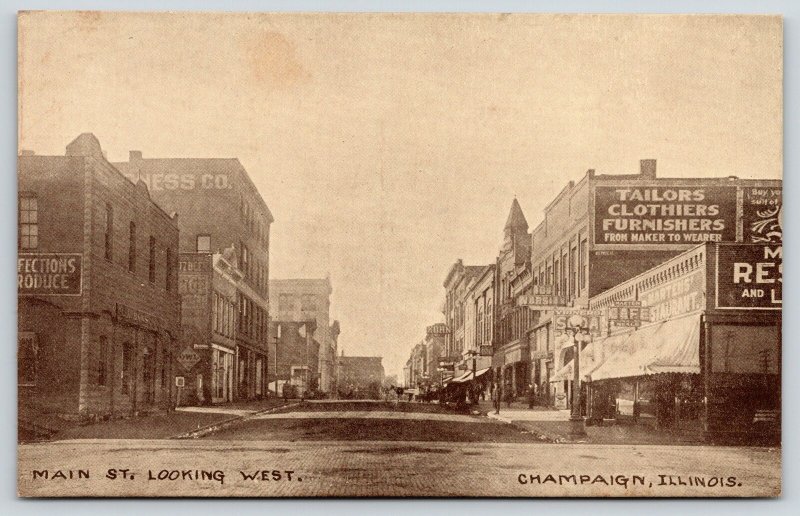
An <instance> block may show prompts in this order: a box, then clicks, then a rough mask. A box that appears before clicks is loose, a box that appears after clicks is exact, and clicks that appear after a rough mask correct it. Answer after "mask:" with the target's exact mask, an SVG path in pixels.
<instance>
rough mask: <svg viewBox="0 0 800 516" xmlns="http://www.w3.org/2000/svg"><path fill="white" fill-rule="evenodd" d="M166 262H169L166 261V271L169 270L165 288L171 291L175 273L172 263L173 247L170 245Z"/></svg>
mask: <svg viewBox="0 0 800 516" xmlns="http://www.w3.org/2000/svg"><path fill="white" fill-rule="evenodd" d="M166 262H167V263H166V266H167V270H166V272H167V274H166V285H165V288H166V289H167V292H169V291H170V290H172V274H173V272H172V267H173V264H172V249H170V248H169V247H167V259H166Z"/></svg>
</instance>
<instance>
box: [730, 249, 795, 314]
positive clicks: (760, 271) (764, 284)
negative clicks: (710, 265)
mask: <svg viewBox="0 0 800 516" xmlns="http://www.w3.org/2000/svg"><path fill="white" fill-rule="evenodd" d="M716 258H717V266H716V279H717V281H716V284H717V288H716V296H715V297H716V301H715V306H716V307H717V308H718V309H722V310H725V309H729V310H780V309H781V306H782V300H783V246H782V245H780V244H778V245H774V244H772V245H769V244H764V245H758V244H755V245H754V244H734V245H719V246H717V257H716Z"/></svg>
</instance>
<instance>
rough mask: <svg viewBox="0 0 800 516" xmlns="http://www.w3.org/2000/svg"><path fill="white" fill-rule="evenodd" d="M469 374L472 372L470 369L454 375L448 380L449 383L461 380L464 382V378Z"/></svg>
mask: <svg viewBox="0 0 800 516" xmlns="http://www.w3.org/2000/svg"><path fill="white" fill-rule="evenodd" d="M471 374H472V371H467V372H466V373H463V374H460V375H458V376H456V377H455V378H453V379H452V380H450V383H461V382H464V381H465V378H466V377H467V376H469V375H471Z"/></svg>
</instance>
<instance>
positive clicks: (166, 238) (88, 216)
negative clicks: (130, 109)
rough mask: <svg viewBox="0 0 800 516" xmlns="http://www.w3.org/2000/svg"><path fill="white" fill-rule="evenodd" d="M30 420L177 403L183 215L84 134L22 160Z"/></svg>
mask: <svg viewBox="0 0 800 516" xmlns="http://www.w3.org/2000/svg"><path fill="white" fill-rule="evenodd" d="M18 163H19V164H18V181H19V182H18V185H19V206H18V210H19V228H18V236H19V241H18V252H19V254H18V261H17V282H18V296H19V297H18V300H19V312H18V313H19V315H18V339H19V340H18V385H19V403H20V420H21V421H22V422H23V425H24V421H25V420H26V419H27V418H34V417H35V415H36V414H42V413H49V414H55V415H58V416H64V417H69V418H90V417H104V416H108V415H130V414H137V413H140V412H148V411H152V410H162V409H168V408H170V407H171V406H172V405H173V403H174V390H173V387H172V385H173V381H172V376H173V369H174V367H175V366H174V363H173V357H174V356H175V354H176V351H177V341H178V338H179V335H180V299H179V296H178V289H177V285H178V274H177V273H178V271H177V268H178V216H177V215H174V214H173V215H170V214H168V213H167V212H165V211H164V210H163V209H162V208H161V207H159V205H157V204H156V203H155V202H153V199H152V198H151V195H150V193H149V191H148V188H147V186H146V185H145V183H144V182H142V181H131V180H129V179H128V178H126V177H125V176H124V175H123V174H122V173H120V171H119V170H118V169H117V168H116V167H115V166H114V165H112V164H111V163H109V162H108V161H107V160H106V159H105V157H104V155H103V151H102V149H101V147H100V143H99V141H98V140H97V138H95V136H94V135H92V134H90V133H84V134H81V135H80V136H78V137H77V138H76V139H75V140H74V141H72V142H71V143H70V144H69V145H67V149H66V155H64V156H37V155H35V154H32V153H30V152H23V155H21V156H20V157H19V162H18Z"/></svg>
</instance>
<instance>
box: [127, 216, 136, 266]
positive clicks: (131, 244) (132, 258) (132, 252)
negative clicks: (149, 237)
mask: <svg viewBox="0 0 800 516" xmlns="http://www.w3.org/2000/svg"><path fill="white" fill-rule="evenodd" d="M128 270H129V271H131V272H135V271H136V223H135V222H131V226H130V235H129V241H128Z"/></svg>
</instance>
